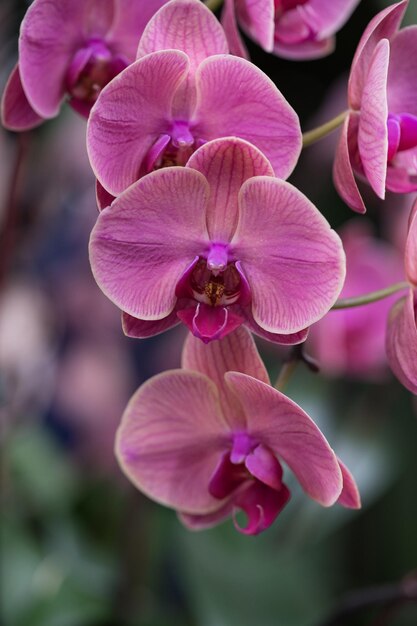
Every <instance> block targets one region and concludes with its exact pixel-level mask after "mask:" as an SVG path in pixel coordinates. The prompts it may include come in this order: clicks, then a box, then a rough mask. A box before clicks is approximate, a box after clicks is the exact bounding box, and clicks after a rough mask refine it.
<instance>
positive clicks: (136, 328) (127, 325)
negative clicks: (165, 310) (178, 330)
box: [122, 309, 180, 339]
mask: <svg viewBox="0 0 417 626" xmlns="http://www.w3.org/2000/svg"><path fill="white" fill-rule="evenodd" d="M179 323H180V320H179V319H178V317H177V311H176V310H175V309H174V310H173V311H172V313H170V314H169V315H167V316H166V317H163V318H162V319H161V320H151V321H145V320H139V319H137V318H136V317H132V316H131V315H129V314H128V313H125V312H124V311H123V313H122V328H123V332H124V334H125V335H126V337H134V338H135V339H146V338H147V337H154V336H155V335H159V334H160V333H164V332H165V331H166V330H170V329H171V328H174V326H177V325H178V324H179Z"/></svg>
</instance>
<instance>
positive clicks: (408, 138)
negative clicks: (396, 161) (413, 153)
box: [387, 113, 417, 162]
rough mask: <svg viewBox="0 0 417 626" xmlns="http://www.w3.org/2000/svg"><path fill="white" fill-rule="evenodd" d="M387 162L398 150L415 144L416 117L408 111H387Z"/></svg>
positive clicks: (406, 148)
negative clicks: (395, 112) (396, 112)
mask: <svg viewBox="0 0 417 626" xmlns="http://www.w3.org/2000/svg"><path fill="white" fill-rule="evenodd" d="M387 127H388V162H390V161H392V159H393V158H394V157H395V155H396V154H397V153H398V152H402V151H404V150H411V149H412V148H415V147H416V146H417V117H415V116H414V115H410V114H409V113H400V114H394V113H389V115H388V121H387Z"/></svg>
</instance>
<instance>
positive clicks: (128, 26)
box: [106, 0, 167, 61]
mask: <svg viewBox="0 0 417 626" xmlns="http://www.w3.org/2000/svg"><path fill="white" fill-rule="evenodd" d="M166 2H167V0H145V1H143V0H142V1H138V0H135V2H132V0H116V2H115V4H116V6H115V9H116V11H115V17H114V22H113V25H112V28H111V30H110V32H109V33H108V34H107V37H106V39H107V41H109V42H110V43H111V45H112V49H114V50H115V51H117V52H118V53H120V54H123V55H125V56H126V57H127V58H128V59H129V61H133V60H134V59H135V58H136V53H137V49H138V42H139V40H140V38H141V36H142V34H143V31H144V30H145V27H146V25H147V24H148V22H149V20H150V19H151V18H152V17H153V15H154V14H155V13H156V12H157V11H158V10H159V9H160V8H161V7H162V6H164V4H166Z"/></svg>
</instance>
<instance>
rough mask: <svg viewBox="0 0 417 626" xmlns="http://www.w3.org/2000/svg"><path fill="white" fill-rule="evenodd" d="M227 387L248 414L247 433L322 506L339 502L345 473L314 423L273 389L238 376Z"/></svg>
mask: <svg viewBox="0 0 417 626" xmlns="http://www.w3.org/2000/svg"><path fill="white" fill-rule="evenodd" d="M226 381H227V384H228V385H229V386H230V388H231V389H232V391H234V392H235V394H236V395H237V396H238V398H239V401H240V402H241V404H242V407H243V409H244V411H245V415H246V420H247V431H248V434H249V435H253V437H254V438H256V439H257V440H258V441H259V442H260V443H263V444H264V445H265V446H267V447H268V448H269V449H270V450H272V451H273V452H274V453H275V454H277V456H278V458H281V459H283V460H284V461H285V463H286V464H287V465H288V466H289V468H290V469H291V470H292V471H293V472H294V474H295V476H296V478H297V479H298V481H299V482H300V484H301V486H302V488H303V489H304V491H305V492H306V493H307V494H308V495H309V496H310V497H311V498H313V500H316V501H317V502H319V503H320V504H322V505H323V506H331V505H332V504H334V503H335V502H336V500H337V499H338V498H339V496H340V494H341V491H342V487H343V480H342V472H341V469H340V467H339V463H338V460H337V458H336V455H335V454H334V452H333V450H332V449H331V448H330V446H329V444H328V442H327V441H326V439H325V437H324V436H323V434H322V433H321V431H320V430H319V429H318V428H317V426H316V425H315V423H314V422H313V420H312V419H311V418H310V417H309V416H308V415H307V413H305V412H304V411H303V410H302V409H301V407H299V406H298V405H297V404H296V403H295V402H293V401H292V400H290V399H289V398H287V397H286V396H285V395H284V394H282V393H280V392H279V391H277V390H276V389H274V388H273V387H270V386H269V385H267V384H265V383H263V382H261V381H259V380H256V379H255V378H252V377H251V376H247V375H246V374H240V373H237V372H229V373H227V374H226Z"/></svg>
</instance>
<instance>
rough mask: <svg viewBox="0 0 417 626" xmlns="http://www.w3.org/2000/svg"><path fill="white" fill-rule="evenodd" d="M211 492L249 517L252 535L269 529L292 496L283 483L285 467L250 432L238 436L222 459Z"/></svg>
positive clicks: (211, 480)
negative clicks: (283, 469) (230, 501)
mask: <svg viewBox="0 0 417 626" xmlns="http://www.w3.org/2000/svg"><path fill="white" fill-rule="evenodd" d="M208 489H209V492H210V494H211V495H212V496H213V497H214V498H217V499H219V500H223V499H225V498H231V499H232V503H233V505H234V507H236V508H238V509H242V510H243V511H244V512H245V513H246V515H247V525H246V527H245V528H242V527H240V526H238V524H237V521H236V519H235V525H236V527H237V529H238V530H240V531H241V532H243V533H245V534H248V535H256V534H257V533H259V532H261V531H263V530H265V529H266V528H268V527H269V526H270V525H271V524H272V523H273V521H274V520H275V519H276V517H277V515H278V514H279V513H280V511H282V509H283V507H284V506H285V504H286V503H287V502H288V500H289V497H290V493H289V491H288V489H287V487H286V486H285V485H284V484H283V482H282V467H281V464H280V462H279V461H278V459H277V458H276V456H275V455H274V454H273V453H272V452H271V450H270V449H269V448H267V447H266V446H264V445H262V444H259V442H258V441H256V440H255V439H254V438H253V437H251V436H250V435H248V433H246V432H240V433H234V435H233V436H232V441H231V450H230V451H227V452H224V453H223V455H222V456H221V458H220V461H219V464H218V465H217V467H216V469H215V471H214V472H213V475H212V477H211V479H210V482H209V485H208Z"/></svg>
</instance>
